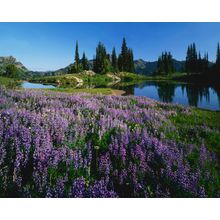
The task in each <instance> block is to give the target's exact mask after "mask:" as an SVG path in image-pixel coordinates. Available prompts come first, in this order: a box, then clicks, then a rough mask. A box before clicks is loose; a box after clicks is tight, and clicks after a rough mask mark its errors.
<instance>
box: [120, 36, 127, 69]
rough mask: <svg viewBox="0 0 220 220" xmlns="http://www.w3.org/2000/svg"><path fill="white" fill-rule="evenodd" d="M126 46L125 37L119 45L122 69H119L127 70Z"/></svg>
mask: <svg viewBox="0 0 220 220" xmlns="http://www.w3.org/2000/svg"><path fill="white" fill-rule="evenodd" d="M127 60H128V48H127V44H126V40H125V38H123V41H122V46H121V62H122V69H121V71H127V69H128V66H127V65H128V62H127Z"/></svg>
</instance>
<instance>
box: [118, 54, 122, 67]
mask: <svg viewBox="0 0 220 220" xmlns="http://www.w3.org/2000/svg"><path fill="white" fill-rule="evenodd" d="M118 69H119V71H122V57H121V54H119V56H118Z"/></svg>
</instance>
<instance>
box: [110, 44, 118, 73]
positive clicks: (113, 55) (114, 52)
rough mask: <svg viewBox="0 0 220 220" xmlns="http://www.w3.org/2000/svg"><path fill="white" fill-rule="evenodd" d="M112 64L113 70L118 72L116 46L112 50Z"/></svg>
mask: <svg viewBox="0 0 220 220" xmlns="http://www.w3.org/2000/svg"><path fill="white" fill-rule="evenodd" d="M111 65H112V70H113V72H118V64H117V55H116V51H115V48H113V50H112V55H111Z"/></svg>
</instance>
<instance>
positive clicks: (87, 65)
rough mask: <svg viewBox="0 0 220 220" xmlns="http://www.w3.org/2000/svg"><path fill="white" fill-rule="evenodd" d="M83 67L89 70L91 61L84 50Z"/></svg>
mask: <svg viewBox="0 0 220 220" xmlns="http://www.w3.org/2000/svg"><path fill="white" fill-rule="evenodd" d="M81 62H82V68H83V70H89V62H88V59H87V57H86V54H85V52H83V56H82V60H81Z"/></svg>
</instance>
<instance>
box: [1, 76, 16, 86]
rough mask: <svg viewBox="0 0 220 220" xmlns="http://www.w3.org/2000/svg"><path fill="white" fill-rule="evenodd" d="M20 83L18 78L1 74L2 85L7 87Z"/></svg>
mask: <svg viewBox="0 0 220 220" xmlns="http://www.w3.org/2000/svg"><path fill="white" fill-rule="evenodd" d="M18 85H19V82H18V81H17V80H16V79H13V78H7V77H3V76H0V86H5V87H6V88H15V87H16V86H18Z"/></svg>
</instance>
